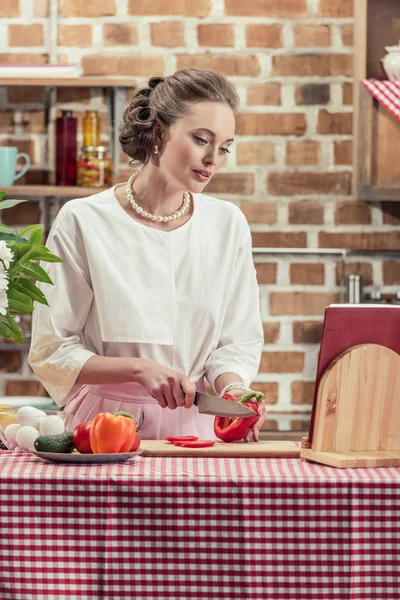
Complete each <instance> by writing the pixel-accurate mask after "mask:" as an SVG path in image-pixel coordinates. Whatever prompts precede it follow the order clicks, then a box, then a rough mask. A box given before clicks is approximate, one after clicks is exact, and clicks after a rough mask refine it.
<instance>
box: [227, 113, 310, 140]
mask: <svg viewBox="0 0 400 600" xmlns="http://www.w3.org/2000/svg"><path fill="white" fill-rule="evenodd" d="M306 127H307V123H306V117H305V115H304V114H302V113H275V114H274V113H239V114H238V116H237V119H236V131H237V133H238V135H303V134H304V133H305V131H306Z"/></svg>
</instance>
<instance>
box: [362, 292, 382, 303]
mask: <svg viewBox="0 0 400 600" xmlns="http://www.w3.org/2000/svg"><path fill="white" fill-rule="evenodd" d="M366 302H367V304H387V302H386V300H385V298H383V296H382V292H381V291H380V290H372V292H371V293H370V294H369V295H368V298H367V301H366Z"/></svg>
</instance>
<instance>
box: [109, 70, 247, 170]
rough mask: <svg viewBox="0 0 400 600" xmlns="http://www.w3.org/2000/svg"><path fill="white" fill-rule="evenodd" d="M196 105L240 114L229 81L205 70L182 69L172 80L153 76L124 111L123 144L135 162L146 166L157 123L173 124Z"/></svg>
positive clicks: (170, 77) (121, 135) (121, 139)
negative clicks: (224, 106) (216, 106)
mask: <svg viewBox="0 0 400 600" xmlns="http://www.w3.org/2000/svg"><path fill="white" fill-rule="evenodd" d="M196 102H221V103H223V104H228V106H230V107H231V109H232V110H233V111H234V112H236V111H237V109H238V106H239V98H238V95H237V93H236V92H235V90H234V89H233V87H232V85H231V84H230V83H229V81H228V80H227V79H226V78H225V77H224V76H223V75H220V74H219V73H215V72H214V71H206V70H204V69H194V68H190V69H182V70H181V71H177V72H176V73H174V74H173V75H169V76H168V77H151V78H150V79H149V81H148V84H147V86H146V87H142V88H140V89H138V90H136V91H135V93H134V95H133V97H132V101H131V103H130V105H129V106H128V108H127V109H126V110H125V112H124V116H123V120H122V123H121V126H120V134H119V141H120V144H121V147H122V150H123V151H124V152H125V154H127V155H128V156H130V158H131V159H132V161H134V162H139V163H143V164H146V163H147V162H148V161H149V159H150V157H151V155H152V153H153V149H154V143H155V140H154V127H155V125H156V123H157V120H159V121H161V122H162V123H164V124H165V125H167V126H171V125H173V124H174V123H175V122H176V121H177V120H178V119H179V118H181V117H182V116H183V115H185V114H186V113H187V105H188V104H190V103H196Z"/></svg>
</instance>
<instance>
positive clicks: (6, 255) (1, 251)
mask: <svg viewBox="0 0 400 600" xmlns="http://www.w3.org/2000/svg"><path fill="white" fill-rule="evenodd" d="M13 258H14V256H13V253H12V251H11V250H10V248H9V247H8V246H7V243H6V242H5V241H4V240H1V241H0V260H2V261H3V263H4V266H5V268H6V269H8V268H9V267H10V262H11V261H12V260H13Z"/></svg>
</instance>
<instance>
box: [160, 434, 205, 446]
mask: <svg viewBox="0 0 400 600" xmlns="http://www.w3.org/2000/svg"><path fill="white" fill-rule="evenodd" d="M198 439H199V438H198V437H197V436H195V435H181V436H175V437H174V436H173V435H171V436H170V437H166V438H165V441H166V442H171V443H172V444H174V443H175V442H195V441H196V440H198Z"/></svg>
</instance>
